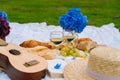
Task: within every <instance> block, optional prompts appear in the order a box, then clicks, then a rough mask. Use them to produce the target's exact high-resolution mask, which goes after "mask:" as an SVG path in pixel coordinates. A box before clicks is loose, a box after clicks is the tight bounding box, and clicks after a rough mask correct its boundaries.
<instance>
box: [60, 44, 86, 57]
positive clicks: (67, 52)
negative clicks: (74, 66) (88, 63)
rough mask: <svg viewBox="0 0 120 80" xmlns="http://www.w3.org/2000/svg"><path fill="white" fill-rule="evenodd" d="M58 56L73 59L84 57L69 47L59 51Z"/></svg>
mask: <svg viewBox="0 0 120 80" xmlns="http://www.w3.org/2000/svg"><path fill="white" fill-rule="evenodd" d="M60 54H61V55H62V56H64V57H67V56H73V57H82V58H85V55H81V54H80V52H79V51H78V50H77V49H76V48H74V47H71V46H67V47H65V48H63V49H62V50H61V51H60Z"/></svg>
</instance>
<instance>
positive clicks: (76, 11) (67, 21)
mask: <svg viewBox="0 0 120 80" xmlns="http://www.w3.org/2000/svg"><path fill="white" fill-rule="evenodd" d="M87 22H88V21H87V17H86V16H84V15H82V14H81V13H80V8H71V9H70V10H69V11H68V12H67V13H66V14H64V15H62V16H60V18H59V24H60V26H61V27H62V28H63V29H64V30H65V31H75V32H77V33H80V32H82V31H83V29H84V28H85V27H86V25H87Z"/></svg>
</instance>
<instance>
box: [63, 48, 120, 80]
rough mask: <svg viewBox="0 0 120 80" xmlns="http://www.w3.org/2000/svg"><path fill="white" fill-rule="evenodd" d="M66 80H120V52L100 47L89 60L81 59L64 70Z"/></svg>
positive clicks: (94, 50) (92, 53) (95, 49)
mask: <svg viewBox="0 0 120 80" xmlns="http://www.w3.org/2000/svg"><path fill="white" fill-rule="evenodd" d="M64 77H65V80H120V50H119V49H115V48H110V47H107V46H98V47H96V48H94V49H93V50H92V51H91V52H90V56H89V59H88V58H87V59H79V60H75V61H73V62H70V63H68V64H67V65H66V66H65V68H64Z"/></svg>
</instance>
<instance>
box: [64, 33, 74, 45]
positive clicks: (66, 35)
mask: <svg viewBox="0 0 120 80" xmlns="http://www.w3.org/2000/svg"><path fill="white" fill-rule="evenodd" d="M75 37H76V36H75V34H74V33H72V32H64V38H65V39H66V40H67V42H68V43H70V42H72V41H73V40H74V39H75Z"/></svg>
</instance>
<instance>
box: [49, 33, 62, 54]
mask: <svg viewBox="0 0 120 80" xmlns="http://www.w3.org/2000/svg"><path fill="white" fill-rule="evenodd" d="M50 41H51V42H53V43H54V44H55V45H56V52H57V55H59V52H58V46H59V44H61V43H62V41H63V32H62V31H52V32H51V33H50Z"/></svg>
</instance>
